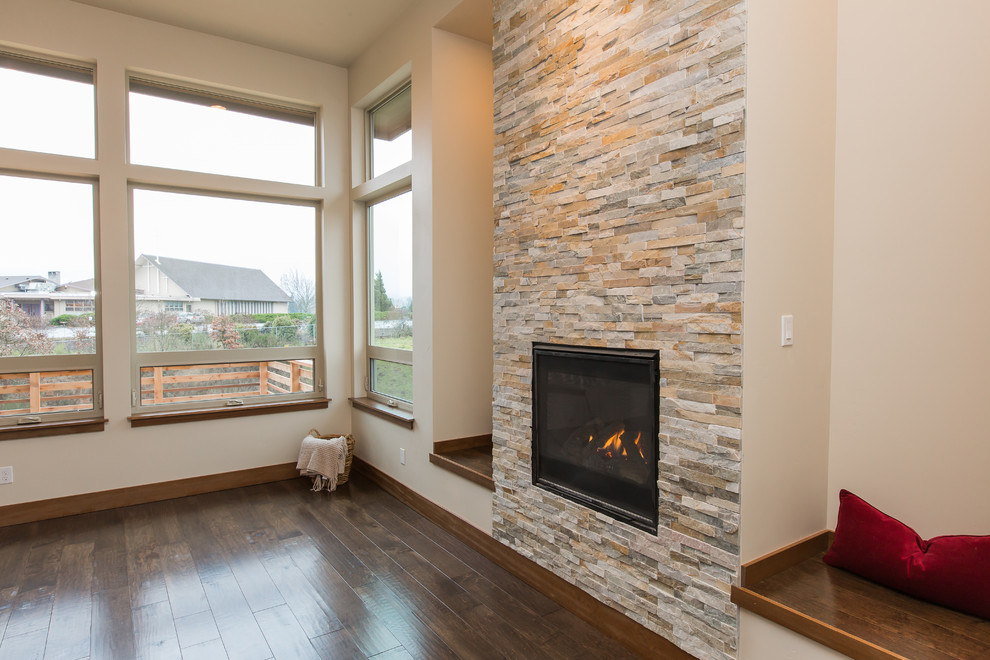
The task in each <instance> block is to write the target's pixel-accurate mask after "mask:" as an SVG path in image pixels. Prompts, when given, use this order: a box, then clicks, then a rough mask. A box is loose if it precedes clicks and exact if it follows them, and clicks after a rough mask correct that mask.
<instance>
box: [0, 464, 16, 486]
mask: <svg viewBox="0 0 990 660" xmlns="http://www.w3.org/2000/svg"><path fill="white" fill-rule="evenodd" d="M12 483H14V468H12V467H5V468H0V484H12Z"/></svg>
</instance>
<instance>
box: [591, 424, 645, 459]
mask: <svg viewBox="0 0 990 660" xmlns="http://www.w3.org/2000/svg"><path fill="white" fill-rule="evenodd" d="M625 433H626V429H624V428H623V429H620V430H619V431H617V432H616V433H613V434H612V435H611V436H610V437H609V439H608V440H607V441H606V442H605V444H604V445H602V446H601V447H597V448H596V449H595V451H596V452H598V453H599V454H605V456H607V457H608V458H615V457H616V456H621V457H622V458H629V451H628V445H624V444H623V443H622V436H623V435H625ZM642 436H643V434H642V432H640V433H637V434H636V439H635V440H633V441H632V444H633V445H634V446H635V448H636V453H637V454H639V457H640V458H641V459H642V460H643V462H644V463H645V462H646V456H645V455H644V454H643V448H642V447H640V446H639V441H640V439H641V438H642ZM594 441H595V437H594V436H592V435H589V436H588V442H589V443H593V442H594Z"/></svg>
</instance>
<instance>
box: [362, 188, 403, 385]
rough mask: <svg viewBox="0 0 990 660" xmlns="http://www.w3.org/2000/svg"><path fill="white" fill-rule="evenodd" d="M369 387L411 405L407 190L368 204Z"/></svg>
mask: <svg viewBox="0 0 990 660" xmlns="http://www.w3.org/2000/svg"><path fill="white" fill-rule="evenodd" d="M368 245H369V250H368V264H369V268H368V281H369V283H370V284H369V292H370V295H369V300H368V308H369V309H370V310H371V317H370V318H369V328H370V333H369V335H370V336H369V342H368V357H369V381H370V389H371V391H372V392H373V393H375V394H378V395H379V396H381V397H384V398H386V399H387V400H398V401H404V402H407V403H411V402H412V400H413V396H412V348H413V298H412V191H407V192H405V193H402V194H401V195H398V196H396V197H392V198H390V199H387V200H384V201H380V202H377V203H374V204H371V205H369V206H368Z"/></svg>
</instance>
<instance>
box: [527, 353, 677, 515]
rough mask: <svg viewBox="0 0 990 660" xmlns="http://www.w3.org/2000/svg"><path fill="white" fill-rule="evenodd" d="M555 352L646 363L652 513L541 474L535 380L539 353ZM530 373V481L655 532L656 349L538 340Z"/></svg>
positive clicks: (657, 512)
mask: <svg viewBox="0 0 990 660" xmlns="http://www.w3.org/2000/svg"><path fill="white" fill-rule="evenodd" d="M543 355H546V356H554V357H573V356H575V355H580V356H582V357H584V358H588V359H598V360H607V361H610V362H615V361H619V362H632V363H637V364H640V365H643V364H644V363H646V365H645V366H648V368H649V369H650V384H651V388H652V390H653V396H652V397H651V399H652V402H653V412H652V414H653V419H654V420H656V430H657V434H656V435H655V437H654V438H653V439H652V441H653V443H654V447H655V452H654V458H655V460H654V462H653V465H652V466H650V470H651V474H652V476H653V489H652V492H653V502H652V506H651V507H650V511H651V512H652V516H649V517H644V516H640V515H638V514H636V513H634V512H631V511H627V510H625V509H622V508H620V507H616V506H614V505H612V504H611V503H609V502H605V501H602V500H599V499H596V498H594V497H590V496H588V495H586V494H585V493H582V492H580V491H576V490H574V489H572V488H568V487H566V486H564V485H562V484H559V483H557V482H555V481H551V480H549V479H547V478H545V477H542V476H541V474H542V472H541V470H540V452H539V451H537V448H536V442H537V438H539V437H540V416H539V415H538V414H537V406H536V402H537V400H538V398H537V397H538V394H539V392H538V388H539V385H538V382H539V379H538V378H537V373H539V372H538V366H539V363H540V357H541V356H543ZM532 356H533V372H532V373H533V377H532V379H531V380H532V392H531V395H532V401H531V408H530V410H531V411H532V415H531V416H532V428H533V448H532V452H531V455H532V461H531V463H532V470H533V475H532V476H533V485H534V486H537V487H538V488H542V489H544V490H547V491H549V492H551V493H555V494H557V495H560V496H561V497H564V498H565V499H569V500H571V501H573V502H576V503H578V504H580V505H583V506H586V507H588V508H589V509H592V510H595V511H599V512H601V513H604V514H606V515H608V516H611V517H613V518H615V519H616V520H619V521H621V522H624V523H626V524H628V525H631V526H632V527H635V528H637V529H641V530H643V531H646V532H650V533H651V534H654V535H655V534H657V529H658V526H659V518H660V488H659V484H658V481H659V462H660V442H659V431H660V352H659V351H656V350H638V349H628V348H594V347H588V346H571V345H567V344H550V343H540V342H533V354H532Z"/></svg>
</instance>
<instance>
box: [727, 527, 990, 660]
mask: <svg viewBox="0 0 990 660" xmlns="http://www.w3.org/2000/svg"><path fill="white" fill-rule="evenodd" d="M831 542H832V532H830V531H823V532H819V533H818V534H815V535H813V536H810V537H808V538H807V539H804V540H802V541H798V542H797V543H794V544H792V545H789V546H787V547H786V548H782V549H780V550H778V551H776V552H772V553H770V554H768V555H766V556H764V557H760V558H759V559H756V560H754V561H752V562H749V563H747V564H745V565H743V567H742V574H741V580H740V581H741V584H740V586H733V587H732V602H733V603H735V604H736V605H738V606H739V607H741V608H743V609H746V610H749V611H751V612H753V613H754V614H758V615H760V616H762V617H763V618H765V619H769V620H770V621H773V622H774V623H777V624H780V625H782V626H784V627H785V628H789V629H791V630H793V631H794V632H796V633H798V634H801V635H804V636H805V637H808V638H810V639H813V640H815V641H816V642H819V643H821V644H824V645H825V646H828V647H829V648H832V649H835V650H836V651H839V652H841V653H844V654H846V655H848V656H849V657H851V658H863V659H865V660H873V659H885V660H886V659H891V658H899V659H903V658H909V659H910V660H928V659H933V660H934V659H944V658H960V659H965V660H974V659H977V658H990V621H986V620H984V619H980V618H977V617H974V616H970V615H968V614H963V613H961V612H956V611H955V610H950V609H947V608H944V607H940V606H938V605H933V604H931V603H926V602H924V601H921V600H918V599H916V598H912V597H911V596H907V595H904V594H902V593H900V592H897V591H894V590H892V589H888V588H886V587H882V586H880V585H878V584H875V583H873V582H870V581H869V580H864V579H863V578H860V577H857V576H856V575H853V574H852V573H849V572H847V571H844V570H842V569H838V568H833V567H831V566H829V565H827V564H825V563H824V562H822V555H823V554H824V553H825V551H826V550H827V549H828V547H829V545H831Z"/></svg>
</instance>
